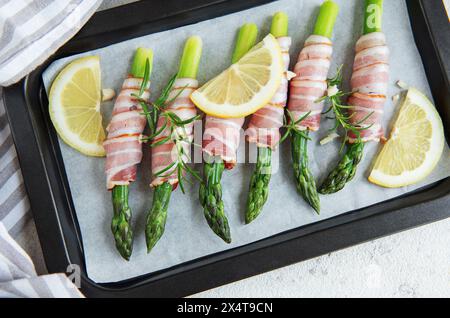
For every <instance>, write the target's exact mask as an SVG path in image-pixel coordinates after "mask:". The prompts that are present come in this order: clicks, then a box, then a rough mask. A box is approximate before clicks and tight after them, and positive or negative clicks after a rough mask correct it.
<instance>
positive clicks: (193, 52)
mask: <svg viewBox="0 0 450 318" xmlns="http://www.w3.org/2000/svg"><path fill="white" fill-rule="evenodd" d="M202 48H203V42H202V39H201V37H199V36H191V37H190V38H189V39H188V40H187V41H186V44H185V45H184V51H183V56H182V57H181V63H180V69H179V71H178V78H197V72H198V67H199V65H200V59H201V57H202Z"/></svg>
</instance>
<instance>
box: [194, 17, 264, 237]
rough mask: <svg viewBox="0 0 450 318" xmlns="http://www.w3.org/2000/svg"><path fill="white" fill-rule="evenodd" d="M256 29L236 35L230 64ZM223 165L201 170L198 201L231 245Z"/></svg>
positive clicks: (245, 28) (246, 46)
mask: <svg viewBox="0 0 450 318" xmlns="http://www.w3.org/2000/svg"><path fill="white" fill-rule="evenodd" d="M257 35H258V28H257V26H256V25H255V24H250V23H248V24H244V25H243V26H242V27H241V29H240V31H239V34H238V37H237V41H236V47H235V49H234V53H233V57H232V63H233V64H234V63H236V62H238V61H239V60H240V59H241V58H242V57H243V56H244V55H245V54H246V53H247V52H248V51H249V50H250V49H251V48H252V47H253V46H254V45H255V43H256V37H257ZM224 167H225V164H224V162H223V161H222V160H219V159H216V160H215V161H214V162H212V163H205V165H204V168H203V169H204V170H203V178H204V183H202V184H201V185H200V190H199V199H200V203H201V205H202V206H203V210H204V214H205V218H206V221H207V222H208V225H209V227H210V228H211V229H212V230H213V231H214V233H216V234H217V235H218V236H219V237H220V238H222V239H223V240H224V241H225V242H226V243H231V234H230V226H229V225H228V219H227V217H226V215H225V212H224V205H223V200H222V186H221V184H220V182H221V179H222V173H223V170H224Z"/></svg>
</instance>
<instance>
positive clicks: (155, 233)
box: [145, 182, 172, 253]
mask: <svg viewBox="0 0 450 318" xmlns="http://www.w3.org/2000/svg"><path fill="white" fill-rule="evenodd" d="M171 194H172V185H171V184H170V183H169V182H165V183H163V184H161V185H159V186H157V187H156V188H155V192H154V194H153V204H152V208H151V210H150V211H149V212H148V214H147V222H146V226H145V241H146V243H147V253H150V252H151V250H152V249H153V247H155V245H156V243H158V241H159V239H160V238H161V237H162V235H163V234H164V229H165V227H166V220H167V210H168V209H169V202H170V196H171Z"/></svg>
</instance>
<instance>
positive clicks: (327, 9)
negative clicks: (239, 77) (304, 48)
mask: <svg viewBox="0 0 450 318" xmlns="http://www.w3.org/2000/svg"><path fill="white" fill-rule="evenodd" d="M338 14H339V6H338V5H337V4H336V3H335V2H334V1H331V0H328V1H325V2H324V3H322V5H321V6H320V11H319V16H318V17H317V21H316V25H315V27H314V34H315V35H321V36H325V37H327V38H330V39H331V37H332V35H333V28H334V24H335V22H336V18H337V16H338Z"/></svg>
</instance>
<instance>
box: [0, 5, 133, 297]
mask: <svg viewBox="0 0 450 318" xmlns="http://www.w3.org/2000/svg"><path fill="white" fill-rule="evenodd" d="M108 2H109V1H108ZM110 2H111V3H117V1H110ZM128 2H130V1H128ZM101 4H102V0H0V86H9V85H11V84H14V83H16V82H17V81H19V80H20V79H21V78H23V77H24V76H25V75H27V74H28V73H29V72H31V71H32V70H34V69H35V68H36V67H37V66H39V64H41V63H42V62H43V61H45V60H46V59H47V58H48V57H49V56H50V55H51V54H53V53H54V52H55V51H56V50H57V49H58V48H59V47H60V46H61V45H63V44H64V43H65V42H67V41H68V40H69V39H70V38H71V37H72V36H73V35H75V34H76V33H77V32H78V31H79V29H80V28H81V27H82V26H83V25H84V24H85V23H86V21H87V20H88V19H89V18H90V17H91V15H92V14H93V13H94V12H95V11H96V10H97V8H98V7H99V6H100V5H101ZM103 6H105V4H103ZM106 7H111V5H108V4H106ZM30 219H31V213H30V204H29V202H28V198H27V195H26V192H25V188H24V184H23V179H22V174H21V171H20V166H19V161H18V158H17V154H16V150H15V147H14V144H13V140H12V137H11V133H10V128H9V124H8V121H7V117H6V114H5V108H4V105H3V98H2V88H1V87H0V297H82V295H81V294H80V293H79V291H78V289H77V288H76V287H75V286H74V285H73V284H72V283H71V282H70V281H69V279H67V277H66V276H65V274H54V275H45V276H37V274H36V271H35V268H34V265H33V263H32V261H31V259H30V258H29V257H28V255H27V254H26V253H25V252H24V251H23V250H22V249H21V248H20V246H19V245H18V244H17V243H16V242H15V241H14V240H13V238H16V237H19V234H23V233H21V232H22V231H23V229H25V225H26V223H27V222H28V221H29V220H30Z"/></svg>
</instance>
